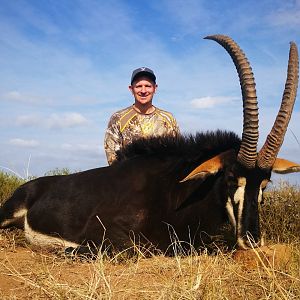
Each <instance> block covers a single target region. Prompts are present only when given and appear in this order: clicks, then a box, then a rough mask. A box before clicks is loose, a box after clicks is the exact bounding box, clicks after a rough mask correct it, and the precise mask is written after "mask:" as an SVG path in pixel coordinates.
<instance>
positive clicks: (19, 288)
mask: <svg viewBox="0 0 300 300" xmlns="http://www.w3.org/2000/svg"><path fill="white" fill-rule="evenodd" d="M260 254H261V255H260V256H258V255H257V252H256V251H247V252H245V251H242V252H239V251H237V252H235V253H234V254H233V255H231V256H225V255H224V256H222V254H221V255H220V256H219V255H218V256H215V257H210V256H205V255H204V256H202V255H200V256H196V257H193V258H185V259H182V258H168V257H163V256H161V257H153V258H147V259H139V260H134V259H127V260H125V261H123V262H121V263H120V261H119V262H117V263H114V262H112V261H105V260H103V259H102V260H101V259H100V260H96V261H88V260H82V259H81V260H79V259H77V260H71V259H67V258H66V257H64V255H63V252H61V253H60V252H55V253H54V252H53V251H52V252H51V251H46V250H45V249H38V248H35V247H32V246H29V245H27V244H26V242H25V241H24V237H23V236H22V233H19V232H17V233H14V232H9V233H7V232H5V231H0V299H3V300H8V299H168V300H169V299H219V298H218V297H217V298H215V297H213V298H210V297H211V296H210V293H211V290H218V288H220V289H222V293H224V296H225V295H226V294H228V296H226V297H227V299H240V298H241V297H242V298H243V296H241V295H242V294H241V293H245V295H246V294H247V293H248V294H249V295H253V294H250V293H258V292H257V291H258V287H259V288H260V286H263V285H264V282H260V280H261V278H262V273H261V271H259V273H258V274H259V276H258V277H257V278H258V279H257V278H256V277H255V276H256V275H255V274H254V273H253V274H254V275H253V276H254V277H253V278H251V276H252V275H251V276H250V277H249V278H251V284H250V285H249V284H248V282H247V280H248V278H247V279H242V280H241V278H243V277H244V274H248V275H247V276H249V274H251V270H254V269H255V268H257V266H258V265H259V264H261V265H263V268H262V270H263V269H264V268H269V266H270V265H271V264H272V266H273V267H274V266H276V268H277V267H279V264H280V265H281V267H283V268H282V270H283V269H284V268H285V267H286V266H287V265H288V264H289V263H290V258H291V253H290V251H289V248H288V247H286V246H284V245H277V246H273V247H264V248H262V249H260ZM275 254H276V255H275ZM249 272H250V273H249ZM241 274H242V275H241ZM268 276H269V275H268V272H267V273H266V276H265V278H266V284H267V285H269V280H270V278H271V277H270V278H268ZM216 278H218V280H219V283H217V281H216ZM271 279H272V280H273V281H274V278H273V277H272V278H271ZM244 280H246V282H243V281H244ZM284 280H285V279H284ZM298 280H299V279H297V278H296V279H295V282H296V283H297V282H298ZM256 281H258V283H257V286H256ZM293 282H294V280H293ZM233 283H234V284H235V289H238V293H237V292H235V294H234V295H235V296H237V298H235V296H233V294H231V293H232V292H231V291H230V290H229V288H228V287H232V284H233ZM217 284H219V285H220V287H216V285H217ZM280 284H281V283H280ZM293 284H294V283H292V284H291V285H293ZM239 286H240V289H241V290H239ZM245 287H247V288H248V290H247V288H246V289H245ZM262 290H263V293H266V291H265V290H266V288H265V287H263V288H262ZM241 291H243V292H241ZM271 292H273V291H271ZM271 292H270V293H271ZM205 295H206V296H205ZM226 297H225V298H226ZM228 297H229V298H228ZM225 298H224V299H225ZM220 299H221V298H220ZM222 299H223V298H222ZM243 299H250V298H247V297H246V298H243ZM252 299H254V298H252ZM261 299H264V298H261Z"/></svg>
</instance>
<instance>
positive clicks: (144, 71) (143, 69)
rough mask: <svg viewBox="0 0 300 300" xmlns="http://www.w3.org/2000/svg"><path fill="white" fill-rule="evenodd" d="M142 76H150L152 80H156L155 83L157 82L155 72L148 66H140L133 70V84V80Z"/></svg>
mask: <svg viewBox="0 0 300 300" xmlns="http://www.w3.org/2000/svg"><path fill="white" fill-rule="evenodd" d="M140 76H147V77H149V78H150V79H151V80H153V81H154V83H156V76H155V75H154V72H153V71H152V70H151V69H149V68H147V67H141V68H138V69H135V70H134V71H133V72H132V75H131V81H130V82H131V84H132V83H133V81H134V80H135V79H136V78H137V77H140Z"/></svg>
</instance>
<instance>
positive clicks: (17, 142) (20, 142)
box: [9, 138, 40, 148]
mask: <svg viewBox="0 0 300 300" xmlns="http://www.w3.org/2000/svg"><path fill="white" fill-rule="evenodd" d="M9 144H10V145H13V146H19V147H31V148H34V147H37V146H39V144H40V143H39V142H38V141H37V140H24V139H19V138H15V139H11V140H9Z"/></svg>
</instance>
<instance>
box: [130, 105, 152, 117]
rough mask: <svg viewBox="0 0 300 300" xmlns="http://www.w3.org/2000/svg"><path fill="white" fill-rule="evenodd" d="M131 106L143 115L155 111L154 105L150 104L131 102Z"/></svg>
mask: <svg viewBox="0 0 300 300" xmlns="http://www.w3.org/2000/svg"><path fill="white" fill-rule="evenodd" d="M133 108H134V109H135V110H136V111H137V112H139V113H140V114H143V115H149V114H151V113H153V112H154V111H155V107H154V106H153V105H152V104H150V105H147V106H143V105H137V104H133Z"/></svg>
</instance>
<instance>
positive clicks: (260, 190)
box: [257, 187, 263, 203]
mask: <svg viewBox="0 0 300 300" xmlns="http://www.w3.org/2000/svg"><path fill="white" fill-rule="evenodd" d="M262 194H263V193H262V189H261V187H260V188H259V193H258V198H257V201H258V203H261V202H262Z"/></svg>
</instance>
